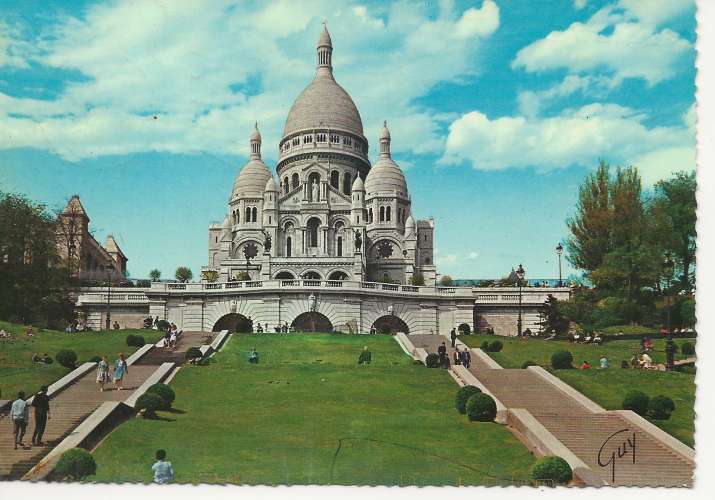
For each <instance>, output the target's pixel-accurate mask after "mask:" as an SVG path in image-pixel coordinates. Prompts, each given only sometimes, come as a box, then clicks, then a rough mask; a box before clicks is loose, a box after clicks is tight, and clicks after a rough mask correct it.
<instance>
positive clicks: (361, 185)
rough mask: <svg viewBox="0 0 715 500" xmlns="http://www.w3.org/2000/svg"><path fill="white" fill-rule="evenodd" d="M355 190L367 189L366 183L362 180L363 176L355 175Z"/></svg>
mask: <svg viewBox="0 0 715 500" xmlns="http://www.w3.org/2000/svg"><path fill="white" fill-rule="evenodd" d="M352 190H353V191H365V183H364V182H363V181H362V177H360V176H359V175H358V176H357V177H355V182H353V188H352Z"/></svg>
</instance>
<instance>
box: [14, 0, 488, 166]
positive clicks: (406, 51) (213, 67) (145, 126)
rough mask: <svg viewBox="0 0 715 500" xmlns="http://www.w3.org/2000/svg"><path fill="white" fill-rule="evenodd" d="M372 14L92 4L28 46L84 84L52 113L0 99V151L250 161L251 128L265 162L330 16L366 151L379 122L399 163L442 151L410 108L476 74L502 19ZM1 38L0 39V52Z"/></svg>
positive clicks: (285, 1)
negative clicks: (245, 157)
mask: <svg viewBox="0 0 715 500" xmlns="http://www.w3.org/2000/svg"><path fill="white" fill-rule="evenodd" d="M378 13H379V14H380V17H376V16H374V15H371V14H373V12H372V11H371V10H368V9H366V8H365V7H364V6H363V5H361V4H355V3H350V2H347V1H346V2H344V3H338V4H336V3H335V2H334V1H330V0H311V1H308V2H292V1H289V0H280V1H274V2H269V3H266V4H265V5H264V4H259V8H258V9H257V10H249V6H248V5H247V4H246V3H244V2H240V1H238V0H223V1H222V2H217V1H214V0H197V1H195V2H172V3H171V5H170V6H169V4H167V3H165V2H156V1H155V0H144V1H129V0H126V1H118V2H114V3H111V4H104V3H103V4H98V5H94V6H92V7H89V8H88V10H87V11H86V12H85V13H84V16H83V17H82V18H81V19H75V18H69V19H63V20H62V21H60V22H58V23H57V24H56V25H54V26H53V27H52V29H51V30H50V31H48V32H43V33H42V34H41V36H39V37H38V39H37V40H33V41H31V42H33V44H34V46H35V47H36V51H35V52H33V53H32V55H31V59H32V61H33V62H34V63H39V64H43V65H46V66H50V67H53V68H61V69H66V70H73V71H79V72H80V73H82V74H83V75H84V76H85V77H86V78H87V80H86V81H81V82H74V83H70V84H68V85H67V86H66V88H65V89H64V91H63V93H62V94H61V96H60V97H59V98H58V99H56V100H54V101H46V100H35V99H22V98H13V97H9V96H6V95H4V94H2V93H0V128H2V129H3V131H6V133H4V134H2V136H0V149H2V148H13V147H22V146H32V147H39V148H44V149H48V150H50V151H52V152H54V153H57V154H59V155H61V156H62V157H64V158H65V159H70V160H77V159H81V158H85V157H88V156H94V155H103V154H126V153H132V152H140V151H150V150H153V151H167V152H195V151H209V152H216V153H234V154H235V153H241V154H246V153H247V152H248V136H249V134H250V130H251V128H252V126H253V121H254V120H258V121H259V124H260V127H261V131H262V134H263V138H264V151H266V153H267V155H268V156H274V155H275V149H276V145H277V142H278V140H279V138H280V135H281V133H282V129H283V123H284V120H285V118H286V116H287V113H288V110H289V107H290V105H291V103H292V102H293V100H294V99H295V97H296V96H297V95H298V93H299V92H300V91H301V90H302V88H304V87H305V86H306V85H307V84H308V83H309V82H310V80H311V79H312V76H313V73H314V64H315V53H314V50H315V48H314V47H315V41H316V39H317V36H318V32H319V30H320V29H322V26H321V25H320V22H321V21H322V18H323V17H322V16H323V15H326V16H329V17H328V25H329V28H330V31H331V35H332V38H333V44H334V46H335V50H334V57H333V62H334V66H335V74H336V79H337V80H338V81H339V82H340V83H341V85H343V86H344V87H345V88H346V89H347V90H348V92H349V93H350V94H351V95H352V96H353V98H354V100H355V101H356V104H357V106H358V109H360V112H361V114H362V117H363V122H364V124H365V134H366V136H367V137H368V139H369V140H370V141H371V143H373V144H374V143H375V138H376V136H377V134H378V130H379V127H380V124H381V123H382V120H383V119H387V120H389V121H390V123H391V124H393V125H394V127H393V150H394V151H395V152H396V153H397V154H399V153H407V154H422V153H439V152H441V150H442V149H443V145H444V137H443V136H442V134H441V132H440V130H441V123H442V122H443V119H444V117H443V116H441V115H439V114H438V112H437V111H436V110H432V109H428V108H425V107H423V106H418V105H416V104H414V102H415V100H416V99H417V98H419V97H421V96H423V95H425V94H426V93H427V92H428V91H429V89H431V88H432V87H433V86H434V85H436V84H437V83H439V82H442V81H452V80H454V79H457V78H461V77H464V76H468V75H471V74H474V73H475V72H476V71H477V69H475V68H476V67H477V64H475V59H476V56H477V54H478V52H479V48H480V42H481V40H483V39H484V38H486V37H488V36H489V35H491V34H492V33H493V32H494V30H496V29H497V27H498V24H499V10H498V7H497V6H496V4H494V2H493V1H492V0H485V1H484V2H483V4H482V6H481V7H480V8H479V9H476V8H470V9H467V10H465V11H463V12H462V11H459V10H457V9H455V8H454V7H453V6H452V5H451V4H450V3H449V2H445V3H444V4H443V5H442V8H441V10H440V12H439V13H438V15H437V16H434V15H433V14H434V13H432V12H430V11H429V10H428V7H427V6H425V5H415V4H413V3H410V2H407V1H404V2H397V3H395V4H392V5H391V6H390V7H389V8H385V9H383V10H380V11H379V12H378ZM2 40H3V38H2V31H0V49H1V48H2V47H3V43H4V42H3V41H2ZM5 52H7V50H5ZM2 54H3V52H2V51H0V58H1V57H6V56H3V55H2ZM27 57H30V55H28V56H27ZM425 68H439V71H432V70H430V71H425ZM153 115H156V116H157V119H154V118H153ZM373 150H374V148H373ZM373 153H374V151H373Z"/></svg>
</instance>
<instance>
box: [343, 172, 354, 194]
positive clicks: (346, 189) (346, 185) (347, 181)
mask: <svg viewBox="0 0 715 500" xmlns="http://www.w3.org/2000/svg"><path fill="white" fill-rule="evenodd" d="M352 180H353V179H352V176H351V175H350V174H349V173H347V172H346V173H345V176H344V177H343V193H345V194H350V188H351V187H352V184H351V181H352Z"/></svg>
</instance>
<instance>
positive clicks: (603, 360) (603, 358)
mask: <svg viewBox="0 0 715 500" xmlns="http://www.w3.org/2000/svg"><path fill="white" fill-rule="evenodd" d="M599 368H600V369H601V370H606V369H608V358H607V357H606V355H605V354H603V355H601V359H600V360H599Z"/></svg>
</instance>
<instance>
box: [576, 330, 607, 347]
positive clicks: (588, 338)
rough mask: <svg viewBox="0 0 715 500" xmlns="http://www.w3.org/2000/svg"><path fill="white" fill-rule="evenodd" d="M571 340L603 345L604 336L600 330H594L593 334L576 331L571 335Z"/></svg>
mask: <svg viewBox="0 0 715 500" xmlns="http://www.w3.org/2000/svg"><path fill="white" fill-rule="evenodd" d="M569 340H570V341H571V342H574V343H576V344H594V345H601V344H602V343H603V337H601V334H600V333H598V332H593V333H592V334H581V333H574V334H573V335H571V336H569Z"/></svg>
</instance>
